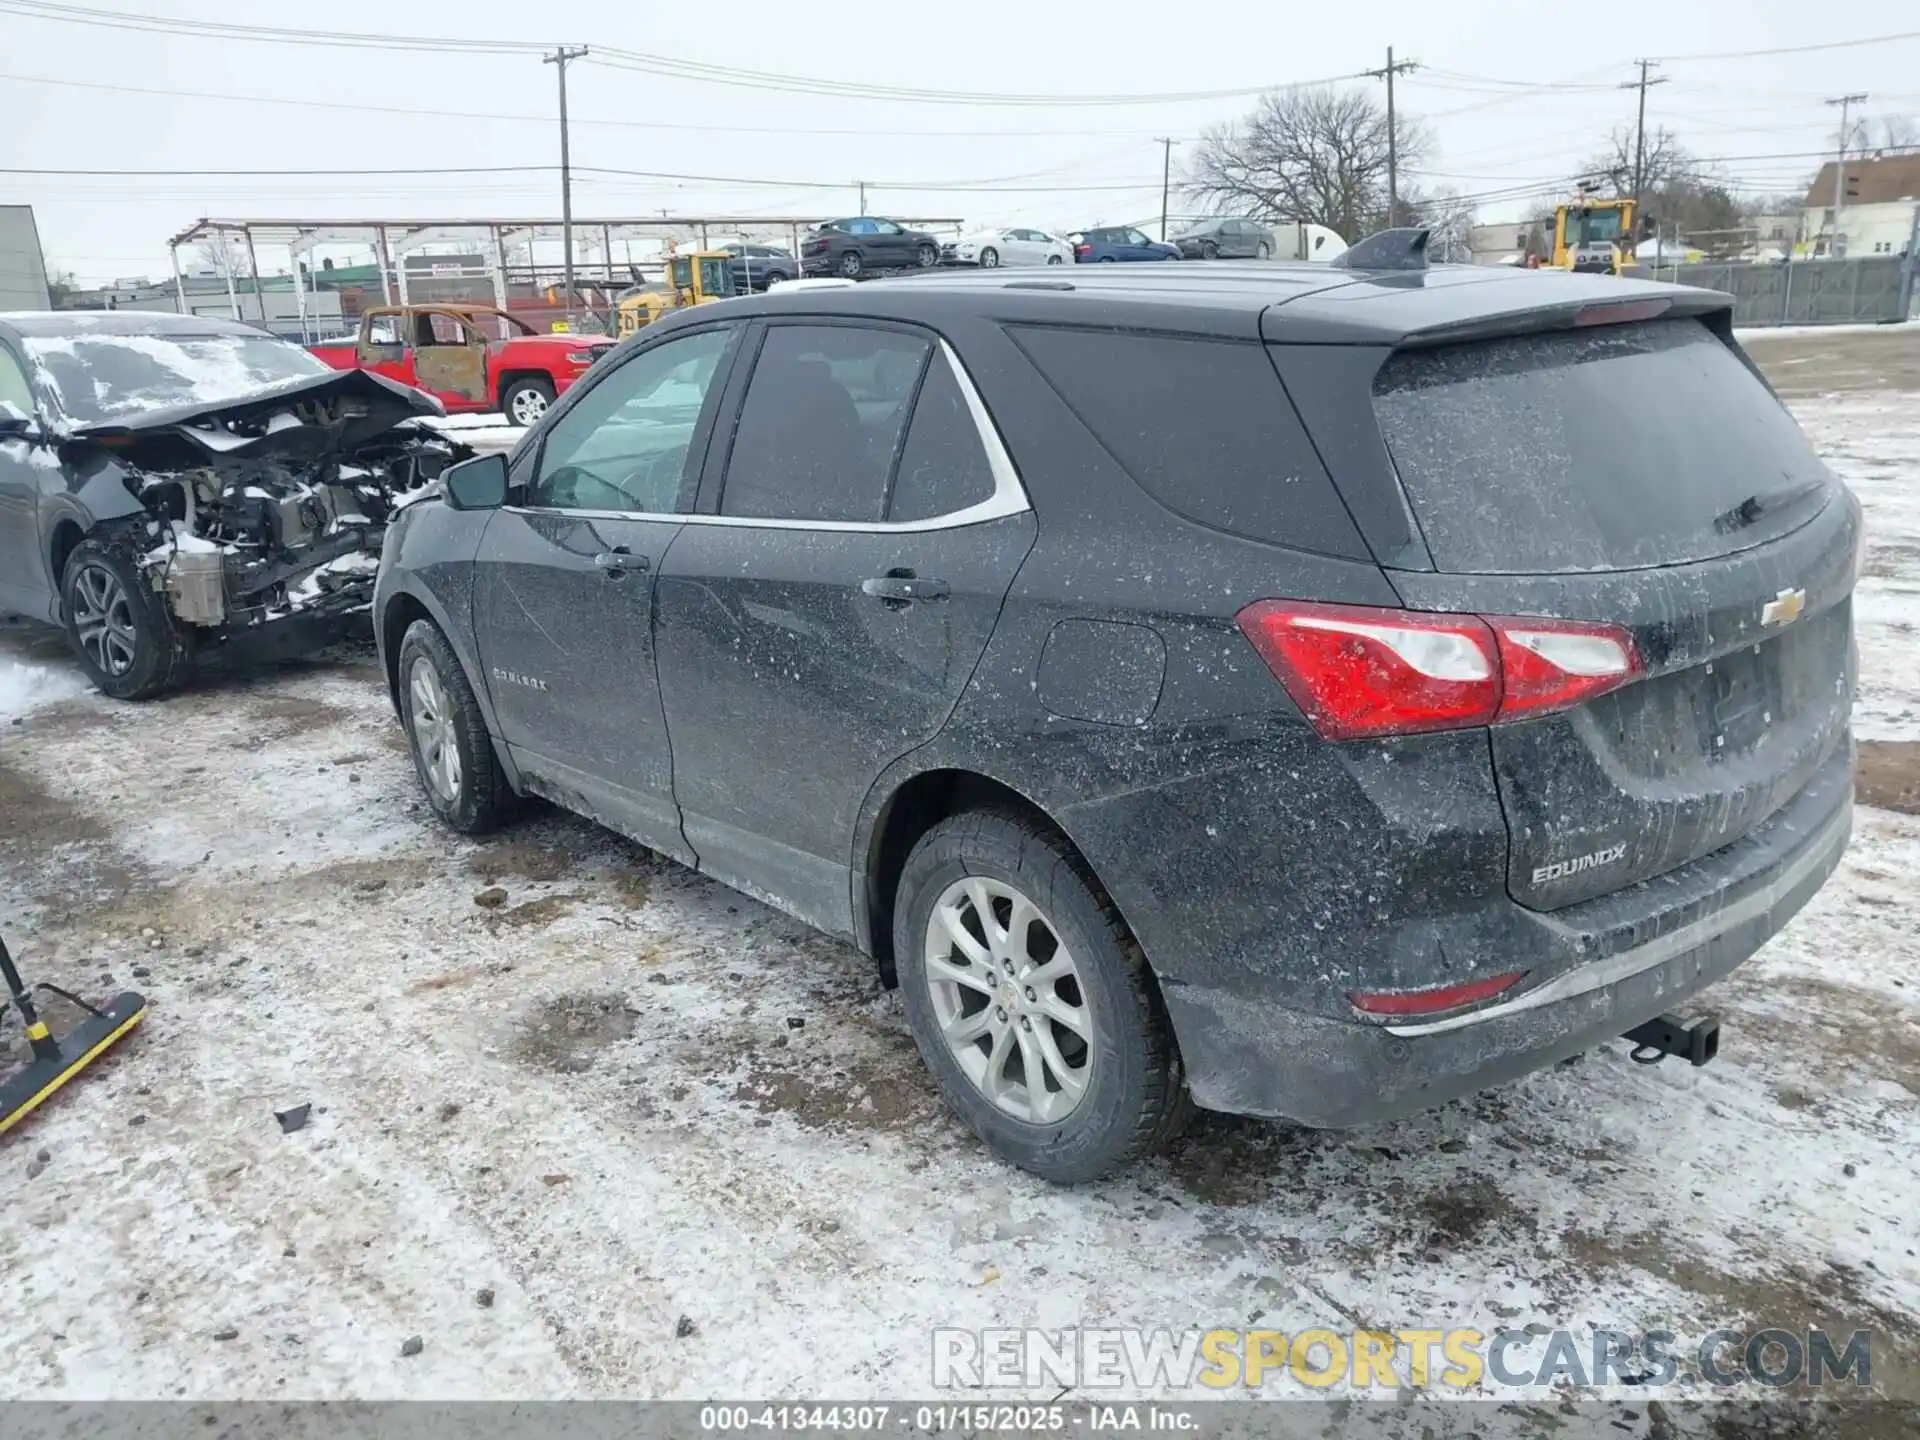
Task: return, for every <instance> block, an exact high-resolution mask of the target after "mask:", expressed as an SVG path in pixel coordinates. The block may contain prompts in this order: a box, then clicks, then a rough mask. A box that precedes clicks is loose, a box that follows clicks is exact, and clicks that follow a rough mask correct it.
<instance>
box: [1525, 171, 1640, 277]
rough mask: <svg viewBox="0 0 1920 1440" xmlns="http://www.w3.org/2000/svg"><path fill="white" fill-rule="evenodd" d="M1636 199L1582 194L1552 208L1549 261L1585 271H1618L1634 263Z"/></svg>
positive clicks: (1556, 267) (1609, 273)
mask: <svg viewBox="0 0 1920 1440" xmlns="http://www.w3.org/2000/svg"><path fill="white" fill-rule="evenodd" d="M1634 208H1635V207H1634V203H1633V201H1631V200H1599V199H1595V198H1594V197H1593V196H1591V195H1589V194H1587V193H1586V192H1585V191H1584V190H1583V191H1581V193H1580V195H1579V198H1577V199H1574V200H1570V201H1568V202H1567V203H1566V204H1564V205H1561V206H1558V207H1557V208H1556V209H1555V210H1554V212H1553V235H1552V253H1551V254H1550V255H1549V256H1548V258H1547V264H1548V265H1550V266H1552V267H1554V268H1555V269H1558V270H1572V271H1576V272H1578V273H1580V274H1583V275H1618V274H1621V273H1622V272H1623V271H1624V270H1625V269H1626V268H1627V266H1629V265H1631V264H1632V263H1633V246H1634V221H1635V219H1636V218H1638V217H1636V216H1635V214H1634Z"/></svg>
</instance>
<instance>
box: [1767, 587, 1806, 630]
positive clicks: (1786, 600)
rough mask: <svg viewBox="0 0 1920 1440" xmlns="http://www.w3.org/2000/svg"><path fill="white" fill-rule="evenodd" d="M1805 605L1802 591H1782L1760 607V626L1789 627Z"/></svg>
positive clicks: (1804, 594)
mask: <svg viewBox="0 0 1920 1440" xmlns="http://www.w3.org/2000/svg"><path fill="white" fill-rule="evenodd" d="M1806 603H1807V592H1806V591H1804V590H1782V591H1781V592H1780V593H1779V594H1778V595H1776V596H1774V597H1773V599H1771V600H1769V601H1767V603H1766V604H1764V605H1762V606H1761V607H1760V623H1761V624H1762V625H1791V624H1792V623H1793V622H1794V621H1796V620H1798V619H1799V618H1800V612H1801V610H1802V609H1804V608H1805V606H1806Z"/></svg>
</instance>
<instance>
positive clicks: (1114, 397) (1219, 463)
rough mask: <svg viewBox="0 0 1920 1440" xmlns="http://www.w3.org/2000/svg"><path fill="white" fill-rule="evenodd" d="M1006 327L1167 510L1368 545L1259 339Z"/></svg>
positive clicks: (1262, 530) (1229, 524)
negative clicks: (1334, 485)
mask: <svg viewBox="0 0 1920 1440" xmlns="http://www.w3.org/2000/svg"><path fill="white" fill-rule="evenodd" d="M1013 336H1014V339H1015V340H1016V341H1017V342H1018V344H1019V345H1020V348H1021V349H1023V350H1024V351H1026V353H1027V355H1028V357H1029V358H1030V359H1032V361H1033V363H1034V364H1035V365H1036V366H1038V367H1039V369H1040V373H1041V374H1043V375H1045V376H1046V377H1047V379H1048V381H1049V382H1051V383H1052V385H1053V388H1054V389H1055V390H1057V391H1058V392H1059V393H1060V396H1061V398H1062V399H1064V400H1065V401H1066V402H1067V404H1068V405H1070V406H1072V407H1073V411H1074V413H1075V414H1076V415H1078V416H1079V417H1080V420H1081V423H1083V424H1084V425H1086V427H1087V428H1088V429H1089V430H1091V431H1092V432H1093V434H1094V437H1095V438H1096V439H1098V440H1099V441H1100V443H1101V444H1102V445H1103V446H1105V447H1106V450H1107V453H1108V454H1110V455H1111V456H1113V458H1114V459H1115V460H1116V461H1118V462H1119V464H1120V467H1121V468H1122V469H1123V470H1125V471H1126V472H1127V474H1129V475H1131V476H1132V477H1133V479H1134V481H1135V482H1136V483H1137V484H1138V485H1139V486H1140V487H1141V488H1142V489H1143V490H1145V491H1146V492H1147V493H1148V494H1150V495H1152V496H1153V497H1154V499H1156V500H1158V501H1159V502H1160V503H1161V504H1162V505H1165V506H1166V507H1167V508H1168V509H1169V510H1172V511H1174V512H1176V513H1177V514H1180V515H1184V516H1186V517H1187V518H1188V519H1190V520H1197V521H1199V522H1200V523H1201V524H1203V525H1209V526H1212V527H1213V528H1215V529H1217V530H1225V531H1228V532H1229V533H1231V534H1235V535H1243V536H1246V537H1247V538H1249V539H1253V540H1264V541H1269V542H1271V543H1273V544H1276V545H1287V546H1291V547H1292V548H1294V549H1299V550H1314V551H1319V552H1320V553H1322V554H1328V555H1346V556H1364V555H1365V554H1366V550H1365V547H1364V546H1363V545H1362V544H1361V542H1360V537H1359V535H1358V534H1357V533H1356V532H1355V530H1354V528H1353V522H1352V520H1351V519H1349V518H1348V516H1347V512H1346V508H1345V507H1344V506H1343V505H1342V504H1341V502H1340V497H1339V496H1338V495H1337V494H1336V493H1335V492H1334V489H1333V485H1332V482H1331V481H1329V480H1328V478H1327V472H1326V470H1325V469H1324V468H1323V467H1322V466H1321V464H1320V457H1319V456H1318V455H1317V454H1316V453H1315V452H1314V448H1313V444H1312V442H1311V441H1309V440H1308V439H1307V435H1306V432H1305V431H1304V430H1303V429H1302V428H1301V425H1300V419H1299V417H1298V416H1297V415H1296V414H1295V413H1294V410H1293V403H1292V402H1291V401H1290V400H1288V398H1287V392H1286V390H1285V388H1284V387H1283V386H1282V385H1281V384H1280V377H1279V376H1278V375H1276V374H1275V373H1274V370H1273V362H1272V361H1271V360H1269V359H1268V358H1267V354H1266V351H1265V350H1264V349H1263V348H1262V347H1261V346H1259V345H1258V344H1250V343H1248V344H1243V343H1240V342H1236V341H1231V340H1190V339H1185V338H1183V337H1179V336H1171V335H1143V334H1118V333H1115V332H1113V331H1110V330H1058V329H1044V328H1040V327H1021V328H1018V329H1016V330H1014V331H1013Z"/></svg>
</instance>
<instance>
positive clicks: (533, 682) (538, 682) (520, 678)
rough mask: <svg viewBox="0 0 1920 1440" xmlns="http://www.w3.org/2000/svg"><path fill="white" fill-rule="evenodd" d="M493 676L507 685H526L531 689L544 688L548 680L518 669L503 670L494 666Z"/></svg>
mask: <svg viewBox="0 0 1920 1440" xmlns="http://www.w3.org/2000/svg"><path fill="white" fill-rule="evenodd" d="M493 678H494V679H496V680H498V681H500V682H501V683H502V684H506V685H524V686H525V687H526V688H527V689H529V690H544V689H546V688H547V682H546V681H544V680H542V679H539V678H538V677H537V676H533V675H522V674H521V673H520V672H519V671H518V670H502V669H501V668H500V667H499V666H498V665H496V666H494V667H493Z"/></svg>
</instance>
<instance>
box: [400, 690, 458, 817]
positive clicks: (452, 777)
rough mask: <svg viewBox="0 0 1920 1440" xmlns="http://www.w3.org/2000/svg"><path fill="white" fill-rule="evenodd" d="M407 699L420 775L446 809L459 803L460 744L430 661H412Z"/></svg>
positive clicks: (450, 710) (443, 691) (444, 692)
mask: <svg viewBox="0 0 1920 1440" xmlns="http://www.w3.org/2000/svg"><path fill="white" fill-rule="evenodd" d="M407 695H408V698H409V699H410V700H411V701H412V702H413V703H412V706H411V707H410V708H411V713H412V716H413V743H414V744H415V745H416V746H417V747H418V748H419V751H420V773H421V774H422V775H423V776H425V777H426V781H427V784H428V785H429V786H430V787H431V788H432V790H433V793H434V794H435V795H436V796H438V797H439V798H440V799H441V800H442V801H444V802H445V803H446V804H448V805H457V804H459V803H460V780H461V776H462V773H463V772H462V770H461V766H460V741H459V737H458V736H457V735H455V734H454V730H453V711H452V708H451V707H450V706H449V705H448V704H447V692H446V689H445V687H443V686H442V685H441V684H440V676H439V674H438V673H437V672H436V671H435V670H434V668H433V661H432V660H430V659H429V658H428V657H427V656H425V655H420V656H417V657H415V659H414V662H413V667H412V669H411V670H410V671H409V672H408V675H407Z"/></svg>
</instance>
